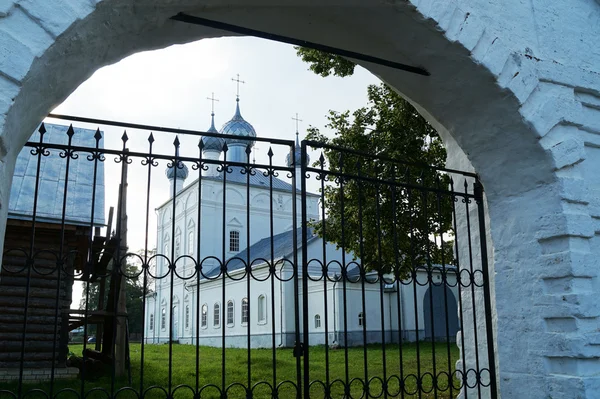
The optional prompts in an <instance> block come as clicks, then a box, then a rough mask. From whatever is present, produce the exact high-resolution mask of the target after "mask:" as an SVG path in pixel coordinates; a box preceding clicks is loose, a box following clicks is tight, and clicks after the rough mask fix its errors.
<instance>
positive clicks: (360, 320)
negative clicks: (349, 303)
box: [358, 312, 365, 326]
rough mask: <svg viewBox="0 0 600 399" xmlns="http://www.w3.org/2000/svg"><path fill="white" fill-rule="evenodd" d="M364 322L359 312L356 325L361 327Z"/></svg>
mask: <svg viewBox="0 0 600 399" xmlns="http://www.w3.org/2000/svg"><path fill="white" fill-rule="evenodd" d="M364 322H365V317H364V315H363V312H360V313H359V314H358V325H359V326H362V325H363V324H364Z"/></svg>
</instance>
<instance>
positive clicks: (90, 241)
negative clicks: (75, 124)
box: [81, 128, 109, 396]
mask: <svg viewBox="0 0 600 399" xmlns="http://www.w3.org/2000/svg"><path fill="white" fill-rule="evenodd" d="M94 138H95V139H96V152H95V153H92V159H91V160H93V161H94V172H93V177H92V207H91V208H92V209H91V210H90V213H91V220H90V234H89V238H88V254H87V262H86V270H84V272H83V276H84V277H85V279H86V280H87V282H86V283H85V285H86V300H85V313H84V314H83V317H84V327H83V337H84V338H83V364H85V360H86V358H87V356H86V355H85V349H86V343H87V342H86V339H85V337H86V336H87V324H88V320H87V319H88V307H89V280H90V274H89V273H90V272H91V270H92V267H93V264H94V253H93V248H92V244H93V241H94V239H93V233H94V225H95V223H94V215H95V213H96V183H97V181H98V161H99V160H100V157H101V156H102V155H101V154H100V140H101V139H102V135H101V133H100V128H98V129H97V130H96V134H95V135H94ZM108 234H109V232H108V229H107V237H108ZM85 369H86V368H85V367H82V368H81V396H83V393H84V385H85Z"/></svg>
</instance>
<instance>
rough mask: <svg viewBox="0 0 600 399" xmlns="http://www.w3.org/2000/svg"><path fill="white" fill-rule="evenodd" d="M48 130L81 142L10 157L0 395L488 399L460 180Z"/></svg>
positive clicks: (238, 144)
mask: <svg viewBox="0 0 600 399" xmlns="http://www.w3.org/2000/svg"><path fill="white" fill-rule="evenodd" d="M62 118H65V119H69V120H71V121H76V122H79V123H81V124H84V123H93V124H94V126H101V128H102V130H101V129H100V128H98V129H94V130H87V129H75V128H72V127H70V128H67V127H60V126H54V125H53V126H46V125H42V126H41V127H40V130H39V132H38V133H37V135H34V136H33V137H32V139H31V141H30V142H28V143H27V144H26V146H25V149H24V150H23V152H22V153H21V155H20V156H19V161H18V164H17V169H16V172H15V177H14V184H13V192H12V193H11V204H10V209H9V219H8V222H7V232H6V239H5V243H4V252H3V259H2V269H1V272H0V287H1V290H0V306H1V307H2V312H0V313H2V315H1V316H0V320H1V321H2V323H1V325H0V341H1V343H0V381H2V382H1V385H0V386H1V388H0V396H2V397H4V396H6V397H14V398H23V397H31V396H35V397H37V396H41V397H57V398H60V397H80V398H84V397H88V396H93V397H95V396H98V397H100V396H102V397H123V396H124V397H157V398H162V397H165V398H171V397H178V398H179V397H190V398H192V397H193V398H200V397H202V398H209V397H218V398H223V397H230V398H235V397H244V398H262V397H269V398H273V397H279V398H288V397H315V398H317V397H322V398H329V397H334V398H337V397H352V398H358V397H365V398H366V397H402V398H412V397H415V398H417V397H418V398H429V397H436V398H437V397H440V398H443V397H448V398H450V397H457V396H458V395H462V397H464V398H468V397H473V398H474V397H495V392H496V387H495V366H494V350H493V345H492V339H493V334H492V324H491V323H492V322H491V305H490V286H489V278H488V276H487V251H486V246H485V219H484V213H483V200H482V188H481V185H480V183H479V181H478V180H477V176H476V175H474V174H470V173H465V172H460V171H455V170H446V169H436V168H430V167H427V166H422V165H411V164H407V163H402V162H398V161H396V160H390V159H384V158H382V157H377V156H373V155H369V154H363V153H360V152H357V151H352V150H348V149H342V148H336V147H332V146H327V145H323V144H320V143H316V142H309V141H304V142H302V145H301V146H300V145H299V143H294V142H293V141H288V140H280V139H268V138H261V137H240V136H234V135H221V134H218V133H214V132H196V131H189V130H178V129H166V128H159V127H151V126H143V125H134V124H123V123H117V122H111V121H100V120H92V119H84V118H73V117H62ZM114 126H117V127H120V128H126V129H127V132H126V133H124V134H120V133H119V136H120V138H118V137H116V136H115V134H114V130H112V129H113V127H114ZM255 143H258V146H256V145H255ZM257 147H260V150H258V149H257ZM309 155H312V156H313V158H315V159H316V161H314V160H313V161H312V163H311V162H310V160H309ZM165 172H166V177H165V176H164V174H163V173H165ZM157 173H158V175H157ZM459 187H460V188H459ZM77 300H79V303H76V302H77ZM131 337H136V341H138V342H133V340H130V338H131Z"/></svg>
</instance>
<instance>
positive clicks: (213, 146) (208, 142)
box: [202, 112, 225, 152]
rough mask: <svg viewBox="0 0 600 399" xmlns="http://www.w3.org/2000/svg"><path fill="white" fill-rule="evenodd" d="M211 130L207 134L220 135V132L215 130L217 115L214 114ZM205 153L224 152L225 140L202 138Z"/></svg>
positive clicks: (212, 115)
mask: <svg viewBox="0 0 600 399" xmlns="http://www.w3.org/2000/svg"><path fill="white" fill-rule="evenodd" d="M210 117H211V121H210V128H209V129H208V130H207V131H206V132H207V133H219V131H218V130H217V129H216V128H215V114H214V112H213V113H211V114H210ZM202 144H203V151H217V152H221V151H223V144H225V139H223V138H221V137H206V136H205V137H202Z"/></svg>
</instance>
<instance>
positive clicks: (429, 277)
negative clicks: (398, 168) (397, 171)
mask: <svg viewBox="0 0 600 399" xmlns="http://www.w3.org/2000/svg"><path fill="white" fill-rule="evenodd" d="M421 176H422V177H423V181H422V183H423V186H425V175H424V172H421ZM428 194H429V193H428V192H427V191H426V190H423V191H422V192H421V195H422V198H423V204H422V206H423V219H424V220H425V223H424V226H425V232H424V234H423V236H424V237H425V242H426V248H425V254H426V256H427V285H428V286H429V289H428V291H429V321H430V322H431V363H432V368H433V371H432V375H433V381H432V382H433V383H434V384H433V395H434V398H436V399H437V397H438V392H437V384H436V383H435V381H436V378H437V377H436V376H437V367H436V366H437V364H436V354H435V320H434V317H433V313H434V311H433V288H434V286H435V285H434V283H433V267H432V265H431V240H430V239H429V234H430V231H429V212H428V210H427V206H428V204H429V200H428V198H427V195H428ZM423 311H425V309H423ZM423 323H425V320H423Z"/></svg>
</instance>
